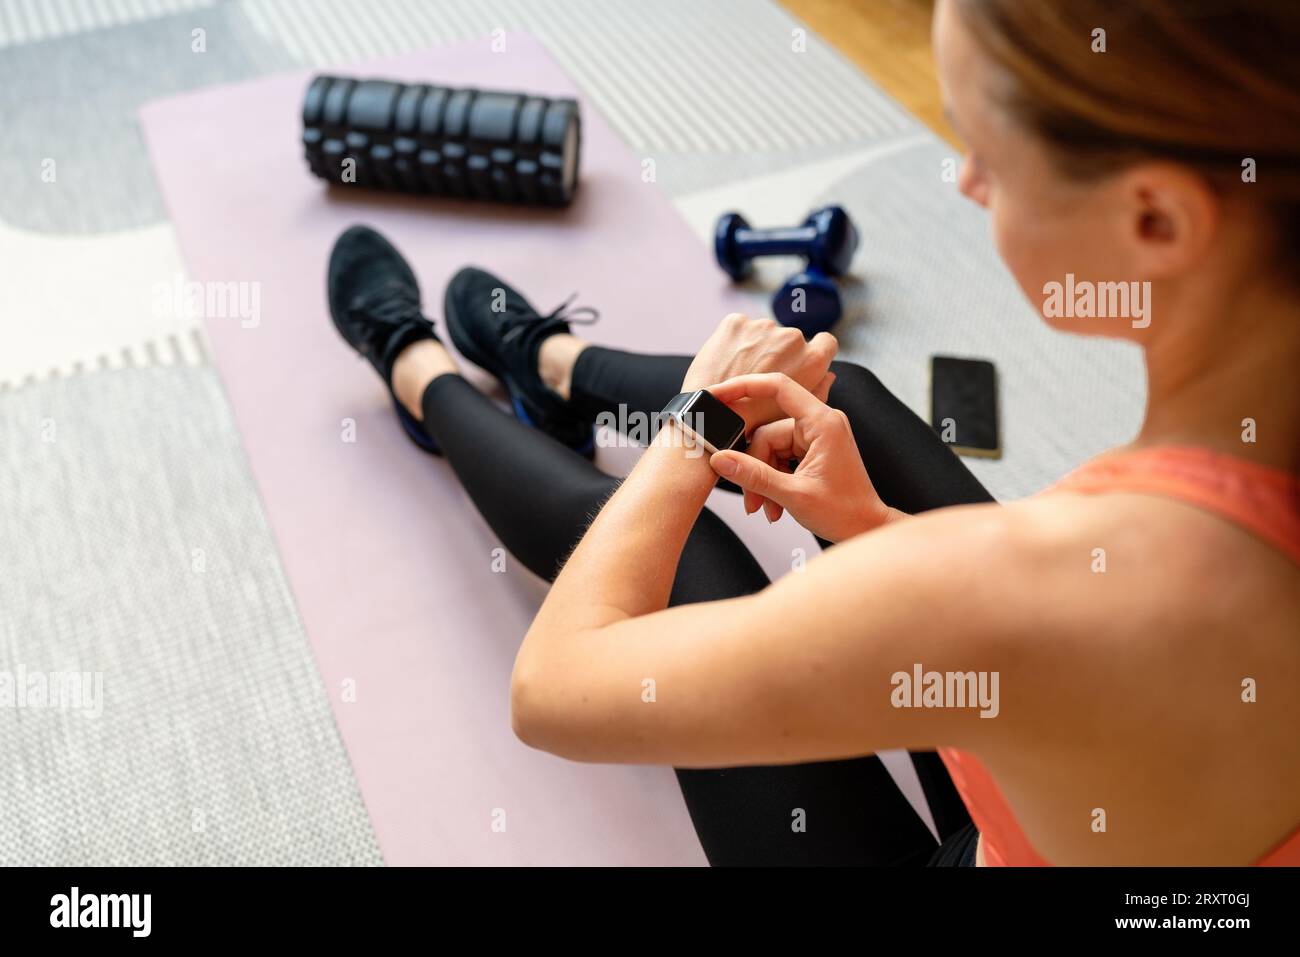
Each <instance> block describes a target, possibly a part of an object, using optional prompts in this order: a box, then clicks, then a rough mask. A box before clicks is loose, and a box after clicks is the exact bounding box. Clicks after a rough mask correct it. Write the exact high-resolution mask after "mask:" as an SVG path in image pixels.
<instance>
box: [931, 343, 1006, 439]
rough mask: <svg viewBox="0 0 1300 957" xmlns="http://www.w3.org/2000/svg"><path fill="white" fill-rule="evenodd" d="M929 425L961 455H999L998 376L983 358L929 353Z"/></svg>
mask: <svg viewBox="0 0 1300 957" xmlns="http://www.w3.org/2000/svg"><path fill="white" fill-rule="evenodd" d="M930 426H931V427H932V428H933V429H934V431H935V432H937V433H938V434H939V437H940V438H941V439H943V441H944V442H946V443H948V444H949V445H951V446H952V447H953V449H954V450H955V451H957V452H960V453H962V454H963V455H975V456H980V457H982V458H993V459H995V458H999V457H1001V455H1002V445H1001V441H1000V439H999V436H998V379H997V370H996V369H994V367H993V363H992V362H989V361H987V360H985V359H959V358H956V357H954V356H932V357H931V359H930Z"/></svg>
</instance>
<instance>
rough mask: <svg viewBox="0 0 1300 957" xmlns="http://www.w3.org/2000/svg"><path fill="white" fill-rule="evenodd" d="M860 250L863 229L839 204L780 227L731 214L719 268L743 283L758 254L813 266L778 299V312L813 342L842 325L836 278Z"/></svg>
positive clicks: (720, 232)
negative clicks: (767, 226)
mask: <svg viewBox="0 0 1300 957" xmlns="http://www.w3.org/2000/svg"><path fill="white" fill-rule="evenodd" d="M857 248H858V231H857V229H856V228H854V226H853V221H852V220H851V219H849V216H848V214H847V213H846V212H844V210H843V209H841V208H840V207H839V206H826V207H824V208H822V209H818V210H816V211H814V212H813V213H812V214H810V215H809V216H808V218H807V219H806V220H804V223H803V225H802V226H795V227H786V228H779V229H754V228H752V227H751V226H750V225H749V223H747V222H746V221H745V218H744V217H743V216H741V215H740V214H739V213H726V214H725V215H723V216H722V217H721V218H720V219H719V220H718V225H717V228H716V229H715V231H714V242H713V250H714V254H715V256H716V257H717V260H718V265H719V266H721V267H722V269H723V271H724V272H726V274H727V275H728V276H730V277H731V278H732V279H733V280H735V281H737V282H739V281H741V280H743V279H745V278H746V277H748V276H749V275H750V273H751V272H753V262H752V260H753V259H754V258H755V257H756V256H803V257H804V258H805V259H806V260H807V262H808V264H807V266H806V267H805V269H803V270H802V271H801V272H798V273H796V274H795V275H793V276H791V277H790V278H789V279H787V280H786V282H785V284H784V285H783V286H782V287H781V288H780V290H779V291H778V292H777V293H776V295H775V296H773V297H772V312H773V315H774V316H775V317H776V319H777V321H778V322H780V323H781V324H782V325H786V326H794V327H796V328H798V329H801V330H803V333H804V335H805V336H807V337H809V338H811V337H812V336H814V335H816V334H817V333H818V332H822V331H823V330H826V329H829V328H831V326H833V325H835V323H837V322H838V321H839V319H840V315H841V313H842V306H841V303H840V292H839V289H838V288H837V287H836V285H835V282H834V280H833V279H831V277H832V276H839V275H842V274H843V273H845V272H846V271H847V270H848V268H849V264H850V263H851V262H852V261H853V254H854V253H855V252H856V251H857Z"/></svg>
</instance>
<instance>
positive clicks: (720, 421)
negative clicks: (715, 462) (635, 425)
mask: <svg viewBox="0 0 1300 957" xmlns="http://www.w3.org/2000/svg"><path fill="white" fill-rule="evenodd" d="M660 419H661V421H662V422H664V423H666V422H667V420H668V419H673V420H674V421H675V422H676V423H677V424H678V425H679V426H681V427H682V431H684V432H685V433H686V434H687V435H689V436H692V437H693V438H694V439H695V441H697V442H699V443H700V445H702V446H704V448H706V449H707V450H708V451H709V453H710V454H712V453H714V452H725V451H727V450H728V449H734V448H736V446H738V445H740V444H741V443H742V442H743V441H744V438H745V420H744V419H742V418H741V417H740V416H738V415H737V414H736V413H735V412H732V411H731V410H730V409H729V408H727V406H726V405H725V404H723V403H722V402H719V401H718V400H717V399H715V398H714V397H713V396H712V395H710V394H709V393H708V391H707V390H705V389H699V390H697V391H695V392H683V393H681V394H680V395H675V396H673V397H672V398H671V399H669V400H668V404H667V405H666V406H664V410H663V412H661V413H660Z"/></svg>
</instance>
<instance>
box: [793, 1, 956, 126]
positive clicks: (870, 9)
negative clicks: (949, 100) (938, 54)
mask: <svg viewBox="0 0 1300 957" xmlns="http://www.w3.org/2000/svg"><path fill="white" fill-rule="evenodd" d="M781 3H782V5H783V6H784V7H785V8H786V9H787V10H789V11H790V12H791V13H793V14H794V15H795V16H797V17H798V18H799V19H801V20H802V21H803V22H804V23H806V24H808V26H809V27H811V28H812V30H813V31H814V32H815V33H817V34H818V35H819V36H820V37H821V38H822V39H823V40H825V41H826V42H828V43H830V44H833V45H834V46H835V47H836V48H837V49H838V50H839V51H840V52H841V53H843V54H844V55H845V56H846V57H848V59H850V60H852V61H853V62H854V63H855V64H857V66H858V68H859V69H861V70H862V71H863V72H864V73H866V74H867V76H869V77H871V78H872V79H873V80H875V81H876V83H878V84H879V85H880V86H881V87H882V88H883V89H884V90H885V92H887V93H888V94H889V95H890V96H892V97H893V98H894V99H896V100H898V102H900V103H902V104H903V106H905V107H907V108H908V109H909V110H910V111H912V113H914V114H916V116H917V117H918V118H920V120H921V121H922V122H923V123H926V124H927V125H929V127H930V128H931V129H932V130H934V131H935V132H936V133H938V134H939V135H940V136H942V137H943V138H944V139H946V140H948V142H950V143H952V144H954V145H960V143H959V141H958V139H957V136H956V134H955V133H953V131H952V129H951V128H950V127H949V126H948V123H947V121H946V120H945V119H944V118H943V104H942V101H941V100H940V98H939V82H938V80H937V79H936V77H935V72H934V57H933V56H932V55H931V53H930V19H931V17H932V16H933V13H934V0H781Z"/></svg>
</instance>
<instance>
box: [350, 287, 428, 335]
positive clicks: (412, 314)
mask: <svg viewBox="0 0 1300 957" xmlns="http://www.w3.org/2000/svg"><path fill="white" fill-rule="evenodd" d="M350 308H351V310H352V313H353V314H354V315H356V314H358V313H359V314H361V315H363V316H364V317H365V318H366V319H367V320H369V321H370V323H371V324H372V325H377V326H380V327H382V328H383V329H385V330H386V331H387V332H390V333H391V332H395V331H397V330H398V329H400V328H401V327H402V326H404V325H406V324H407V323H408V322H411V321H412V320H423V319H424V315H423V314H422V313H421V312H420V299H419V296H417V295H416V294H414V293H413V292H412V291H411V288H410V286H408V285H407V284H406V283H403V282H398V281H390V282H385V283H380V284H379V285H377V286H373V287H371V288H370V289H368V290H366V291H365V292H364V293H361V294H359V295H358V296H357V297H356V298H355V299H353V300H352V304H351V306H350Z"/></svg>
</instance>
